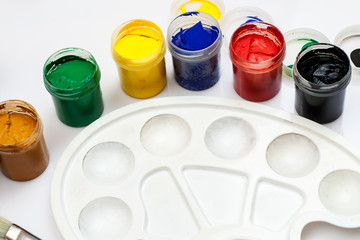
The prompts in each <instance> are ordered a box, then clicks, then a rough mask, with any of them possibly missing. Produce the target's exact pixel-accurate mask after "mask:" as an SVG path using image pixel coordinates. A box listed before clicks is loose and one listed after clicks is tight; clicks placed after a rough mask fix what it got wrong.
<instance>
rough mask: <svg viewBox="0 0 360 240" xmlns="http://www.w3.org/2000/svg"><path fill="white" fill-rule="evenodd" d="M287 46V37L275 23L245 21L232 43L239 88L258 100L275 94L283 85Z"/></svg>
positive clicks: (244, 96) (231, 55) (247, 97)
mask: <svg viewBox="0 0 360 240" xmlns="http://www.w3.org/2000/svg"><path fill="white" fill-rule="evenodd" d="M285 49H286V46H285V40H284V37H283V35H282V33H281V32H280V30H279V29H278V28H276V27H275V26H273V25H271V24H269V23H265V22H250V23H246V24H243V25H241V26H240V27H239V28H238V29H237V30H236V31H235V32H234V33H233V35H232V37H231V41H230V45H229V51H230V59H231V61H232V63H233V72H234V75H233V77H234V89H235V91H236V92H237V93H238V94H239V95H240V96H241V97H242V98H244V99H246V100H249V101H254V102H261V101H265V100H268V99H271V98H272V97H274V96H275V95H276V94H277V93H278V92H279V91H280V88H281V80H282V62H283V60H284V58H285V52H286V50H285Z"/></svg>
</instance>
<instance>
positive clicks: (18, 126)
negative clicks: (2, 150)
mask: <svg viewBox="0 0 360 240" xmlns="http://www.w3.org/2000/svg"><path fill="white" fill-rule="evenodd" d="M35 127H36V121H35V119H34V118H32V117H31V116H29V115H27V114H21V113H11V114H7V113H6V114H2V115H0V145H11V144H16V143H19V142H22V141H24V140H25V139H27V138H28V137H30V136H31V134H32V133H33V132H34V130H35Z"/></svg>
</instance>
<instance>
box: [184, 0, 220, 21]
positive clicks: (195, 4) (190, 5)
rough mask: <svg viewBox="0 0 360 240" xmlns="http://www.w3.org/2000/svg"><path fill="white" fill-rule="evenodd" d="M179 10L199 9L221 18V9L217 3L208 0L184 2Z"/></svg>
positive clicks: (217, 18)
mask: <svg viewBox="0 0 360 240" xmlns="http://www.w3.org/2000/svg"><path fill="white" fill-rule="evenodd" d="M179 10H180V11H181V12H182V13H186V12H191V11H198V12H204V13H208V14H210V15H211V16H213V17H214V18H215V19H216V20H219V19H220V18H221V12H220V9H219V8H218V7H217V6H216V4H215V3H213V2H211V1H207V0H190V1H187V2H186V3H184V4H183V5H182V6H181V7H180V8H179Z"/></svg>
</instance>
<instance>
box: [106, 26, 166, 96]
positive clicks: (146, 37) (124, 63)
mask: <svg viewBox="0 0 360 240" xmlns="http://www.w3.org/2000/svg"><path fill="white" fill-rule="evenodd" d="M129 36H130V37H138V38H139V39H137V40H138V41H139V42H141V41H150V40H152V41H154V44H155V43H156V44H158V45H159V47H158V48H157V49H156V50H155V51H154V52H151V53H149V54H147V55H146V56H143V55H140V57H137V56H136V55H137V53H141V52H142V51H141V49H140V47H142V46H136V43H132V44H133V45H132V47H133V48H135V49H133V50H129V51H131V52H130V53H128V55H125V54H124V53H121V52H119V51H117V50H116V46H117V44H120V43H119V41H122V40H124V39H126V38H127V37H129ZM141 38H143V39H142V40H141ZM129 41H131V40H129ZM128 44H129V43H128ZM149 44H153V43H149ZM111 52H112V56H113V59H114V61H115V63H116V64H117V67H118V73H119V77H120V82H121V88H122V89H123V91H124V92H125V93H126V94H128V95H129V96H131V97H135V98H149V97H153V96H155V95H157V94H159V93H160V92H161V91H162V90H163V89H164V88H165V86H166V83H167V80H166V68H165V58H164V57H165V53H166V43H165V39H164V36H163V34H162V31H161V29H160V28H159V26H157V25H156V24H155V23H153V22H150V21H147V20H141V19H135V20H130V21H127V22H125V23H123V24H121V25H120V26H118V27H117V28H116V29H115V30H114V32H113V34H112V37H111Z"/></svg>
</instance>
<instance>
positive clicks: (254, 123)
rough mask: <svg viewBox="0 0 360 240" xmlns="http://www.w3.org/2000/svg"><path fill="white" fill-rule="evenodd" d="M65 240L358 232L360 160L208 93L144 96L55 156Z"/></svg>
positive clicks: (329, 136) (296, 126)
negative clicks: (320, 227)
mask: <svg viewBox="0 0 360 240" xmlns="http://www.w3.org/2000/svg"><path fill="white" fill-rule="evenodd" d="M51 197H52V208H53V213H54V216H55V220H56V222H57V225H58V227H59V229H60V231H61V233H62V234H63V237H64V238H65V239H87V240H92V239H107V240H112V239H117V240H119V239H126V240H140V239H142V240H186V239H193V240H195V239H196V240H261V239H262V240H265V239H266V240H288V239H291V240H294V239H296V240H299V239H300V238H301V231H302V229H303V228H304V226H305V225H307V224H308V223H310V222H314V221H325V222H329V223H332V224H335V225H338V226H341V227H359V226H360V161H359V154H358V153H357V152H356V151H355V149H354V148H353V147H352V146H351V145H349V144H348V143H347V142H345V140H344V139H343V138H342V137H341V136H339V135H337V134H335V133H333V132H332V131H330V130H328V129H326V128H325V127H323V126H321V125H318V124H316V123H313V122H311V121H309V120H307V119H304V118H300V117H298V116H295V115H292V114H289V113H285V112H282V111H277V110H274V109H272V108H269V107H266V106H263V105H261V104H256V103H250V102H244V101H238V100H226V99H219V98H207V97H173V98H159V99H153V100H146V101H142V102H139V103H135V104H132V105H129V106H126V107H123V108H121V109H118V110H116V111H114V112H112V113H110V114H108V115H106V116H104V117H102V118H100V119H99V120H98V121H96V122H94V123H93V124H91V125H90V126H88V127H87V128H85V129H84V130H83V131H82V132H81V133H80V134H79V135H78V136H77V137H76V138H75V139H74V140H73V142H72V143H71V144H70V145H69V146H68V148H67V149H66V151H65V152H64V154H63V156H62V158H61V159H60V161H59V163H58V166H57V169H56V171H55V174H54V178H53V183H52V195H51Z"/></svg>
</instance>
